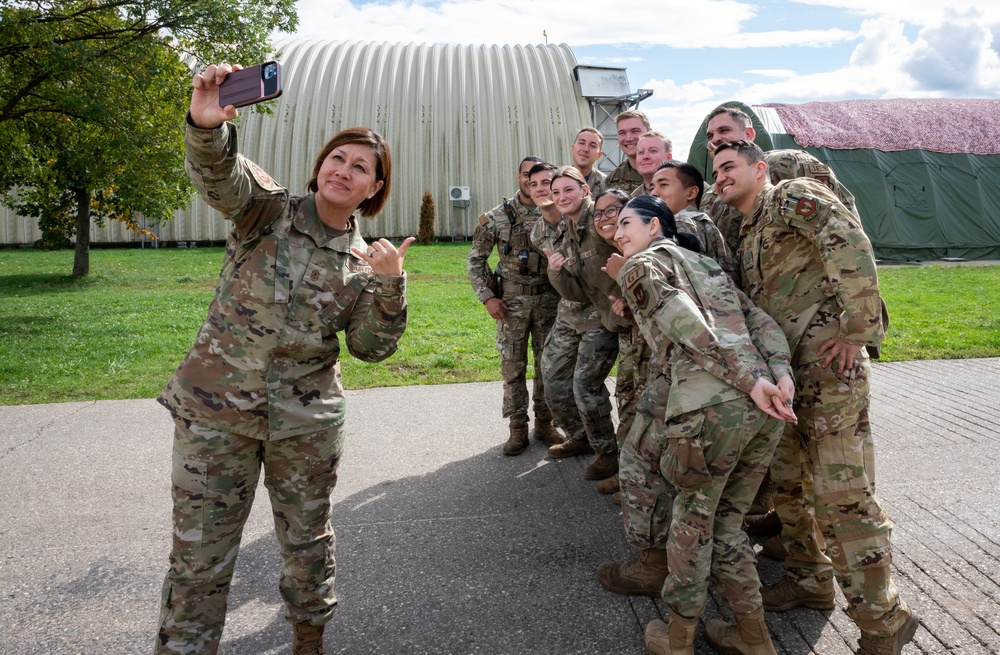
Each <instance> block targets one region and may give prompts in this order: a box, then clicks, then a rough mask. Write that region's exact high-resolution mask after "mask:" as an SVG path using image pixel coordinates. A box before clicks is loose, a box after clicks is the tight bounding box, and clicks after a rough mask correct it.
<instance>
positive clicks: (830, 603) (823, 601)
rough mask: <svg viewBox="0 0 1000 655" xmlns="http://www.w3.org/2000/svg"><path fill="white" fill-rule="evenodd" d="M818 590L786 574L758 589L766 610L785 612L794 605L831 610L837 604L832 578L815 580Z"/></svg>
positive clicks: (793, 607)
mask: <svg viewBox="0 0 1000 655" xmlns="http://www.w3.org/2000/svg"><path fill="white" fill-rule="evenodd" d="M816 584H817V585H818V586H819V591H813V590H811V589H806V588H805V587H803V586H802V585H800V584H799V583H798V582H796V581H795V580H792V579H791V578H790V577H788V576H787V575H786V576H784V577H782V578H781V579H780V580H778V581H777V582H775V583H774V584H769V585H767V586H766V587H764V588H763V589H761V590H760V595H761V598H762V599H763V600H764V609H765V610H767V611H768V612H787V611H788V610H790V609H795V608H796V607H808V608H809V609H813V610H832V609H833V608H834V607H836V606H837V592H836V590H835V589H834V586H833V580H817V581H816Z"/></svg>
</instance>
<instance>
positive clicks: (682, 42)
mask: <svg viewBox="0 0 1000 655" xmlns="http://www.w3.org/2000/svg"><path fill="white" fill-rule="evenodd" d="M296 8H297V10H298V13H299V19H300V24H299V29H298V31H297V32H296V34H295V36H297V37H300V38H311V39H324V40H351V39H358V38H364V39H370V40H376V41H389V42H402V43H414V42H416V43H460V44H472V45H478V44H494V43H497V42H498V41H500V42H503V43H505V44H511V45H513V44H538V43H544V42H545V36H543V34H542V32H543V30H544V31H545V32H546V33H547V35H548V42H549V43H567V44H569V45H571V46H576V47H580V46H588V45H613V46H621V45H623V44H630V45H631V46H638V47H642V46H653V45H668V46H670V47H672V48H705V47H717V48H720V47H721V48H756V47H769V46H771V45H773V44H774V43H781V44H783V45H805V46H812V47H823V46H826V45H830V44H833V43H839V42H842V41H847V40H851V39H853V38H855V37H856V35H855V34H854V33H852V32H849V31H846V30H840V29H830V30H817V29H807V30H778V31H770V32H755V33H747V32H744V31H743V24H744V23H745V22H746V21H748V20H750V19H751V18H753V17H754V16H755V14H756V12H757V9H756V7H755V5H753V4H751V3H748V2H741V1H739V0H700V1H699V2H690V1H688V0H639V1H638V2H631V3H629V5H628V8H627V13H628V15H630V16H646V17H654V19H653V20H644V21H642V22H637V21H634V20H615V21H609V20H604V19H603V18H602V17H601V15H600V14H596V13H594V12H591V11H587V10H585V9H582V8H581V6H580V3H579V2H576V1H575V0H549V1H548V2H545V3H540V2H534V1H531V0H508V1H507V2H502V3H497V2H492V1H490V0H470V1H464V0H444V1H443V2H439V3H433V4H431V3H422V2H419V0H394V1H392V2H374V3H367V4H363V5H355V4H353V3H351V2H349V1H348V0H299V2H298V3H297V4H296ZM674 16H677V17H683V20H675V19H672V18H671V17H674ZM637 25H638V26H639V27H638V29H637V27H636V26H637ZM692 26H698V27H697V28H696V29H692Z"/></svg>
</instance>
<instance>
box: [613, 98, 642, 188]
mask: <svg viewBox="0 0 1000 655" xmlns="http://www.w3.org/2000/svg"><path fill="white" fill-rule="evenodd" d="M615 124H616V125H617V126H618V147H619V148H621V151H622V152H623V153H625V157H626V159H625V161H623V162H622V163H621V164H620V165H619V166H618V168H616V169H615V170H613V171H611V173H610V174H609V175H608V177H607V179H606V180H605V181H604V188H605V189H621V190H622V191H624V192H625V193H632V190H633V189H635V188H636V187H637V186H639V185H640V184H642V175H640V174H639V171H637V170H636V167H635V155H636V146H638V145H639V137H641V136H642V135H643V134H645V133H646V132H648V131H649V130H650V127H649V119H648V118H646V114H644V113H642V112H641V111H638V110H636V109H630V110H628V111H623V112H622V113H620V114H618V115H617V116H615Z"/></svg>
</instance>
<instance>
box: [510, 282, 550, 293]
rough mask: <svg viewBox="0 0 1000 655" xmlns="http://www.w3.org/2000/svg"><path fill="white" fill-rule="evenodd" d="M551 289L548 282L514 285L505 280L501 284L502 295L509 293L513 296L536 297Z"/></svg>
mask: <svg viewBox="0 0 1000 655" xmlns="http://www.w3.org/2000/svg"><path fill="white" fill-rule="evenodd" d="M551 289H552V285H551V284H549V283H548V282H541V283H539V284H515V283H513V282H508V281H507V280H504V282H503V293H504V295H507V294H508V293H509V294H512V295H515V296H537V295H538V294H541V293H545V292H546V291H549V290H551Z"/></svg>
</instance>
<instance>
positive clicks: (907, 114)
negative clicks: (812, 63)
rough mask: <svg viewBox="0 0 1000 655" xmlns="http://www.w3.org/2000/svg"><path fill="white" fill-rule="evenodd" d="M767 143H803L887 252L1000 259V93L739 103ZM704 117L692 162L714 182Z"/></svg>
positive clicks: (880, 250) (880, 253)
mask: <svg viewBox="0 0 1000 655" xmlns="http://www.w3.org/2000/svg"><path fill="white" fill-rule="evenodd" d="M722 104H724V105H732V106H736V107H739V108H740V109H742V110H743V111H744V112H747V114H748V115H749V116H750V118H751V120H752V121H753V125H754V129H755V130H756V132H757V137H756V139H755V140H756V142H757V145H759V146H760V147H761V148H763V149H764V150H774V149H782V148H796V149H803V150H806V151H808V152H810V153H811V154H813V155H814V156H815V157H816V158H817V159H819V160H820V161H823V162H826V164H827V165H829V166H830V168H832V169H833V172H834V173H836V174H837V177H838V178H839V179H840V181H841V182H842V183H843V184H844V185H845V186H847V188H848V189H850V191H851V193H853V194H854V197H855V199H856V200H857V205H858V211H859V213H860V214H861V221H862V223H863V224H864V228H865V232H866V233H867V234H868V238H869V239H871V241H872V245H873V246H874V248H875V254H876V256H877V257H879V258H880V259H883V260H887V261H927V260H934V259H1000V139H997V136H996V125H997V124H998V123H1000V100H954V99H897V100H847V101H841V102H810V103H805V104H801V105H791V104H777V103H769V104H762V105H757V106H753V107H748V106H747V105H745V104H743V103H739V102H726V103H722ZM706 127H707V125H706V123H705V122H703V123H702V125H701V127H700V128H699V130H698V135H697V136H696V137H695V140H694V142H693V143H692V144H691V155H690V161H691V163H692V164H694V165H695V166H697V167H698V169H699V170H701V171H702V172H703V173H704V174H705V179H706V180H711V179H712V166H711V162H710V161H708V158H707V155H706V151H705V128H706Z"/></svg>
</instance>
